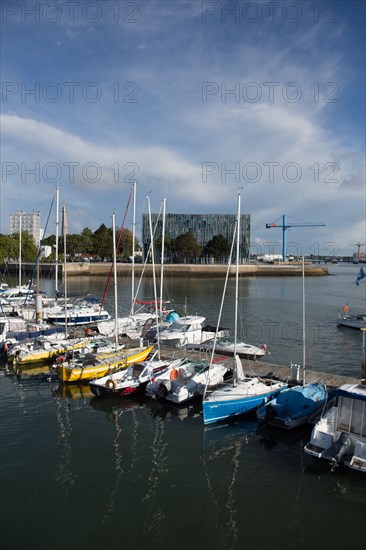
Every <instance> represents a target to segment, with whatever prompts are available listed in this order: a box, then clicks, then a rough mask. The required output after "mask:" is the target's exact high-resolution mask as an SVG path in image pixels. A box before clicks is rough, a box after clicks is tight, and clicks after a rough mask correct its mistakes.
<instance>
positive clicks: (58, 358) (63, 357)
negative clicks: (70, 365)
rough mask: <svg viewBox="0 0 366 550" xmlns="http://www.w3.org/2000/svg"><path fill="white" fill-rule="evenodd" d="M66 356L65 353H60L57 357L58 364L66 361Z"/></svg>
mask: <svg viewBox="0 0 366 550" xmlns="http://www.w3.org/2000/svg"><path fill="white" fill-rule="evenodd" d="M65 361H66V357H65V356H64V355H59V356H58V357H56V365H60V364H61V363H65Z"/></svg>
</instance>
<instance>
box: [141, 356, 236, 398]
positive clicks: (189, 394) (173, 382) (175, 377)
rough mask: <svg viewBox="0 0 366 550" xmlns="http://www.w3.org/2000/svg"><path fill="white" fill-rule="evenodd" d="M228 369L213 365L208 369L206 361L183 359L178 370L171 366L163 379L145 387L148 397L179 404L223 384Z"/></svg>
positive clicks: (159, 378) (158, 379) (160, 378)
mask: <svg viewBox="0 0 366 550" xmlns="http://www.w3.org/2000/svg"><path fill="white" fill-rule="evenodd" d="M227 371H228V369H227V367H225V366H224V365H220V364H217V363H216V364H214V365H213V366H212V368H211V369H210V365H209V363H208V362H207V361H189V360H188V359H184V360H183V362H182V363H181V364H180V365H179V367H178V368H176V367H175V366H173V365H172V366H171V368H170V369H169V370H168V372H167V373H166V375H165V377H163V378H162V377H161V376H160V377H157V378H156V379H155V380H153V381H151V382H149V383H148V384H147V386H146V390H145V393H146V395H147V396H148V397H152V398H157V399H161V400H166V401H171V402H172V403H176V404H180V403H184V402H185V401H188V400H190V399H193V398H195V397H199V396H202V395H203V393H204V389H205V387H206V386H207V387H210V388H211V387H214V386H217V385H218V384H220V383H221V382H223V380H224V376H225V374H226V373H227Z"/></svg>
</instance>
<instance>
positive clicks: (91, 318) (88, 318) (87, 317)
mask: <svg viewBox="0 0 366 550" xmlns="http://www.w3.org/2000/svg"><path fill="white" fill-rule="evenodd" d="M43 318H44V319H45V320H47V321H48V322H49V323H52V324H54V325H65V324H67V325H69V326H70V325H73V326H75V325H87V324H91V323H100V322H102V321H108V320H109V319H110V318H111V316H110V314H109V313H108V311H106V310H105V309H104V308H101V306H100V302H99V301H98V300H95V299H91V298H89V299H88V300H81V301H79V302H76V303H68V304H67V306H66V314H65V308H64V307H63V306H54V307H50V308H44V310H43Z"/></svg>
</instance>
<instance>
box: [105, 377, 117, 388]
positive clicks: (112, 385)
mask: <svg viewBox="0 0 366 550" xmlns="http://www.w3.org/2000/svg"><path fill="white" fill-rule="evenodd" d="M116 385H117V384H116V381H115V380H113V378H108V380H106V383H105V387H106V388H108V389H109V390H114V389H116Z"/></svg>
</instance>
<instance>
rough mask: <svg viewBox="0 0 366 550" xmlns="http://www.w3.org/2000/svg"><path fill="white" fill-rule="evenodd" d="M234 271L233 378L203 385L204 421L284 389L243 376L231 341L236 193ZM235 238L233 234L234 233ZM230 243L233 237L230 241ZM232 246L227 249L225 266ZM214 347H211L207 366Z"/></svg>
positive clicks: (250, 407)
mask: <svg viewBox="0 0 366 550" xmlns="http://www.w3.org/2000/svg"><path fill="white" fill-rule="evenodd" d="M235 232H236V273H235V327H234V328H235V330H234V351H233V359H234V360H233V377H232V380H230V381H227V382H226V383H224V384H223V385H222V386H220V387H219V388H217V389H214V390H210V389H209V388H208V387H206V388H205V392H204V396H203V401H202V411H203V422H204V424H205V425H206V424H212V423H215V422H220V421H223V420H229V419H232V418H236V417H238V416H239V415H243V414H246V413H250V412H252V411H255V410H256V409H257V408H258V407H260V406H261V405H263V403H266V402H267V401H269V400H270V399H272V398H273V397H274V396H276V395H277V394H278V393H279V392H281V391H282V390H284V389H286V388H287V384H286V383H285V382H281V381H277V380H273V379H272V378H262V377H261V378H259V377H256V376H254V377H249V376H245V375H244V372H243V367H242V364H241V361H240V358H239V356H238V354H237V353H236V347H235V344H236V342H237V325H238V302H239V300H238V297H239V294H238V293H239V252H240V193H239V195H238V211H237V220H236V230H235ZM234 237H235V233H234ZM233 244H234V240H233ZM232 251H233V247H232V249H231V253H230V258H229V265H230V262H231V257H232ZM214 351H215V349H214V348H213V350H212V355H211V361H210V368H211V366H212V358H213V354H214Z"/></svg>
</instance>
